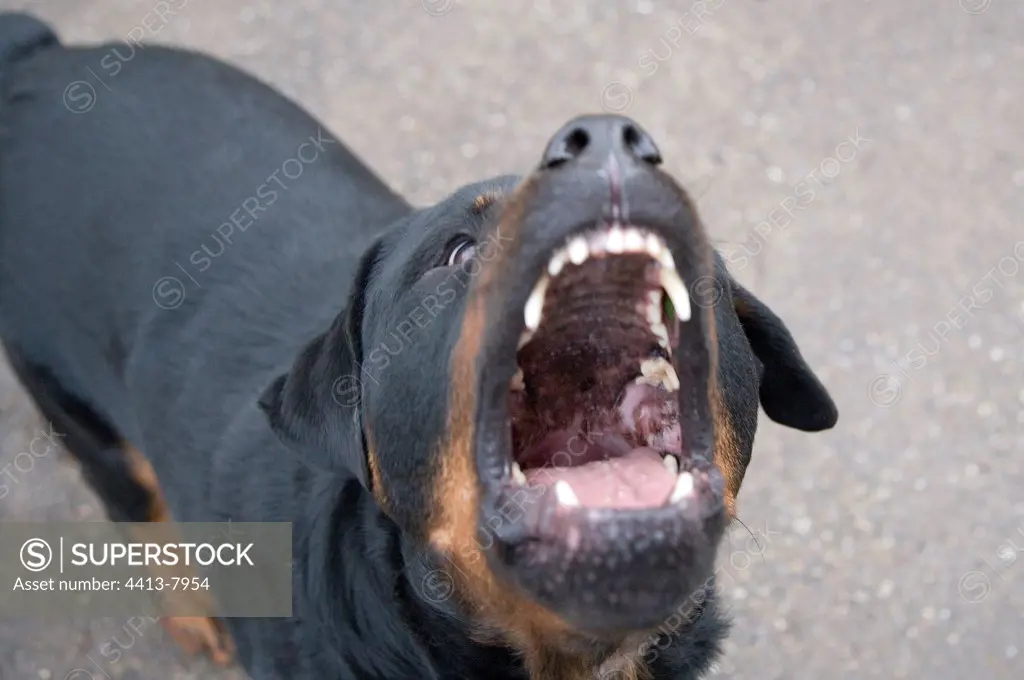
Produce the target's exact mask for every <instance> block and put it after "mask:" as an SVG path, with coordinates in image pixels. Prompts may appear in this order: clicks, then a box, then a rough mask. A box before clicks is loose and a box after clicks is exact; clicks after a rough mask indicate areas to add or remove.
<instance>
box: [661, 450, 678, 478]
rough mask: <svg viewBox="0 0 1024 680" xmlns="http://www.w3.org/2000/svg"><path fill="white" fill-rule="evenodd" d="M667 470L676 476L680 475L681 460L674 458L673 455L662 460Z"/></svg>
mask: <svg viewBox="0 0 1024 680" xmlns="http://www.w3.org/2000/svg"><path fill="white" fill-rule="evenodd" d="M661 462H662V464H664V466H665V469H666V470H668V471H669V472H671V473H672V474H674V475H678V474H679V459H678V458H676V457H675V456H673V455H672V454H671V453H670V454H668V455H667V456H665V457H664V458H662V459H661Z"/></svg>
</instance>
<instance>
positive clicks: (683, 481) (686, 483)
mask: <svg viewBox="0 0 1024 680" xmlns="http://www.w3.org/2000/svg"><path fill="white" fill-rule="evenodd" d="M691 495H693V475H692V474H690V473H689V472H684V473H683V474H681V475H679V479H677V480H676V485H675V488H673V489H672V496H671V497H670V498H669V499H668V502H669V503H678V502H679V501H681V500H683V499H684V498H689V497H690V496H691Z"/></svg>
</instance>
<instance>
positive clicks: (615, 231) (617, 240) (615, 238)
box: [607, 226, 626, 255]
mask: <svg viewBox="0 0 1024 680" xmlns="http://www.w3.org/2000/svg"><path fill="white" fill-rule="evenodd" d="M625 245H626V236H625V234H623V233H622V227H619V226H614V227H612V228H611V229H609V230H608V244H607V247H608V252H609V253H615V254H616V255H618V254H619V253H621V252H622V249H623V248H624V247H625Z"/></svg>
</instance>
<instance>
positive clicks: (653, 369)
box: [640, 357, 679, 392]
mask: <svg viewBox="0 0 1024 680" xmlns="http://www.w3.org/2000/svg"><path fill="white" fill-rule="evenodd" d="M640 374H641V375H642V376H643V377H644V378H646V379H647V380H646V382H648V383H649V384H651V385H664V387H665V389H666V390H668V391H669V392H675V391H676V390H678V389H679V376H677V375H676V369H675V368H673V366H672V364H670V363H669V362H668V361H666V360H665V359H663V358H662V357H657V358H654V359H645V360H644V361H643V362H641V364H640Z"/></svg>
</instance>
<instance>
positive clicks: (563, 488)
mask: <svg viewBox="0 0 1024 680" xmlns="http://www.w3.org/2000/svg"><path fill="white" fill-rule="evenodd" d="M555 497H556V498H557V499H558V502H559V504H560V505H564V506H565V507H567V508H578V507H579V505H580V499H578V498H576V492H575V491H573V490H572V487H571V486H569V482H567V481H565V480H564V479H559V480H558V481H557V482H555Z"/></svg>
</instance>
